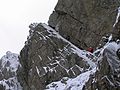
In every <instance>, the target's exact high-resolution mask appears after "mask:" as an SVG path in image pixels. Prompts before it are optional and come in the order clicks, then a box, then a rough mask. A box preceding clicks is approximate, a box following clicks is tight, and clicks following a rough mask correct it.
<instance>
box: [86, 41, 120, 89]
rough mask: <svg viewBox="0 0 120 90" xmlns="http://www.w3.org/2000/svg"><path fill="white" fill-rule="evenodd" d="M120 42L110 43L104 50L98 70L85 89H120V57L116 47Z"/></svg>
mask: <svg viewBox="0 0 120 90" xmlns="http://www.w3.org/2000/svg"><path fill="white" fill-rule="evenodd" d="M119 45H120V44H117V43H115V42H113V43H110V44H109V46H107V48H106V49H105V50H104V52H103V58H101V59H100V61H99V63H98V67H97V72H96V73H95V74H94V75H93V76H91V78H90V80H89V82H88V83H87V84H86V87H85V90H96V89H98V90H119V89H120V59H119V58H118V56H117V55H116V50H117V49H116V47H120V46H119Z"/></svg>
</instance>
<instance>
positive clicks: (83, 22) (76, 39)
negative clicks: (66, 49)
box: [48, 0, 119, 49]
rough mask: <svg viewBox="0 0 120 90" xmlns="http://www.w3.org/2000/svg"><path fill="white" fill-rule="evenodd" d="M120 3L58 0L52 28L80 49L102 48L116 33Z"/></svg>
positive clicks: (111, 0)
mask: <svg viewBox="0 0 120 90" xmlns="http://www.w3.org/2000/svg"><path fill="white" fill-rule="evenodd" d="M118 5H119V3H118V1H117V0H58V4H57V5H56V7H55V11H54V12H53V13H52V14H51V16H50V19H49V21H48V23H49V25H50V26H52V27H54V28H56V30H57V31H58V32H59V33H60V34H61V35H62V36H63V37H64V38H66V39H69V40H70V41H71V42H72V43H74V44H75V45H76V46H78V47H81V48H84V49H86V48H88V47H94V48H96V47H97V46H98V45H99V42H100V40H101V38H102V37H103V36H105V35H106V34H110V33H111V31H112V30H113V24H114V22H115V18H116V14H117V8H118Z"/></svg>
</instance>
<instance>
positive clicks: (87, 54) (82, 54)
mask: <svg viewBox="0 0 120 90" xmlns="http://www.w3.org/2000/svg"><path fill="white" fill-rule="evenodd" d="M42 26H43V27H44V28H46V29H47V31H48V32H49V33H50V36H54V37H57V38H59V39H61V40H63V41H64V42H67V43H69V45H68V46H70V47H71V52H74V53H76V54H77V55H78V56H79V57H81V58H83V59H84V60H85V61H86V62H87V63H88V64H89V65H90V68H94V67H96V64H95V63H94V62H93V61H92V60H93V59H96V57H95V56H94V55H93V54H92V53H90V52H88V51H85V50H81V49H79V48H78V47H76V46H75V45H74V44H72V43H71V42H69V41H68V40H67V39H65V38H63V37H62V36H61V35H60V34H58V32H56V31H55V30H54V29H52V28H51V27H50V26H48V25H46V24H44V23H42Z"/></svg>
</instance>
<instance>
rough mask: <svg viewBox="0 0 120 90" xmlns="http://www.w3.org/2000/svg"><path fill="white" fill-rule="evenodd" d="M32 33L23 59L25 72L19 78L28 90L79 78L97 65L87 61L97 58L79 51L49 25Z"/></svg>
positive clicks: (41, 89)
mask: <svg viewBox="0 0 120 90" xmlns="http://www.w3.org/2000/svg"><path fill="white" fill-rule="evenodd" d="M30 32H31V33H30V36H29V38H28V41H27V42H26V45H25V47H24V48H23V49H22V51H21V53H20V57H19V59H20V62H21V65H22V68H20V69H19V71H18V77H19V80H20V82H21V84H22V86H23V88H24V89H25V90H43V89H44V88H45V86H46V85H48V84H49V83H51V82H53V81H57V80H60V79H61V78H62V77H71V78H72V77H76V76H77V75H79V74H80V73H82V72H84V71H86V70H87V69H90V68H91V67H93V66H94V65H95V64H94V63H93V62H92V61H87V59H86V58H89V59H91V58H93V56H92V54H90V53H89V52H87V51H82V50H80V49H78V48H77V47H76V46H74V45H73V44H72V43H70V42H69V41H67V40H66V39H64V38H63V37H62V36H60V35H59V34H58V33H57V32H56V31H55V30H54V29H52V28H51V27H49V26H47V25H46V24H38V25H37V26H36V27H35V28H34V29H31V30H30ZM38 83H39V85H38Z"/></svg>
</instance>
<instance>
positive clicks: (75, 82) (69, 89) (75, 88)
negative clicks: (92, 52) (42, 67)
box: [46, 68, 96, 90]
mask: <svg viewBox="0 0 120 90" xmlns="http://www.w3.org/2000/svg"><path fill="white" fill-rule="evenodd" d="M95 72H96V68H93V69H92V70H90V71H87V72H85V73H82V74H80V75H79V76H77V77H76V78H73V79H72V78H67V79H66V80H64V82H63V81H58V82H53V83H51V84H49V85H47V86H46V90H82V89H83V87H84V85H85V83H86V82H88V80H89V78H90V75H93V74H94V73H95Z"/></svg>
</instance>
